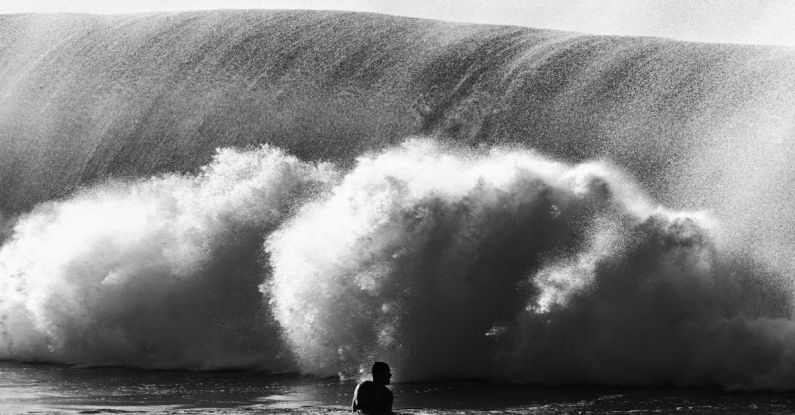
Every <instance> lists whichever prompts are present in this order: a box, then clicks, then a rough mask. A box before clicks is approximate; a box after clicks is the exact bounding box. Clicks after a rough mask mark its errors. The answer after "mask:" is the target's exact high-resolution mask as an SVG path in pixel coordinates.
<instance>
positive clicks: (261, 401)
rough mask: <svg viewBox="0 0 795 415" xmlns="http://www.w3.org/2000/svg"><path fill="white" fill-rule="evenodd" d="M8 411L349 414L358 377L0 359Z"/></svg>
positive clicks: (411, 396) (398, 388)
mask: <svg viewBox="0 0 795 415" xmlns="http://www.w3.org/2000/svg"><path fill="white" fill-rule="evenodd" d="M0 375H2V378H0V379H2V380H1V381H0V413H71V414H74V413H83V414H90V413H162V414H177V413H182V414H200V413H215V414H258V413H259V414H276V413H293V414H343V413H350V401H351V397H352V393H353V388H354V387H355V383H354V382H350V381H340V380H339V379H317V378H311V377H300V376H295V375H267V374H263V373H259V372H253V371H213V372H196V371H147V370H135V369H125V368H78V367H69V366H62V365H51V364H25V363H14V362H3V363H1V364H0ZM390 388H391V389H392V391H393V393H394V396H395V408H394V409H395V412H397V413H399V414H586V413H587V414H630V413H633V414H636V413H684V414H711V413H734V414H774V413H780V414H784V413H792V411H793V410H795V396H793V395H792V394H791V393H759V392H757V393H748V392H734V393H729V392H721V391H718V390H714V389H674V388H668V389H666V388H616V387H595V386H592V387H587V386H555V387H552V386H537V385H536V386H534V385H522V384H499V383H488V382H483V381H457V382H430V383H428V382H426V383H409V384H396V385H392V386H390Z"/></svg>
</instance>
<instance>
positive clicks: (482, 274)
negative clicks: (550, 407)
mask: <svg viewBox="0 0 795 415" xmlns="http://www.w3.org/2000/svg"><path fill="white" fill-rule="evenodd" d="M730 245H731V238H729V237H727V236H726V235H722V233H721V231H720V224H719V223H718V222H717V221H715V220H714V219H711V218H710V217H709V215H708V214H707V213H704V212H674V211H670V210H667V209H664V208H662V207H659V206H656V205H654V204H653V203H652V202H650V201H649V200H648V198H646V197H645V196H644V195H643V194H642V192H640V191H639V190H638V187H637V186H636V185H635V184H634V183H633V182H632V181H631V180H630V179H628V178H627V177H625V176H624V175H622V174H621V173H620V172H618V171H617V170H616V169H615V168H613V167H611V166H609V165H608V164H605V163H585V164H581V165H575V166H572V165H567V164H564V163H558V162H554V161H549V160H548V159H545V158H543V157H541V156H540V155H538V154H536V153H534V152H531V151H527V150H521V149H516V148H513V149H510V148H506V149H501V148H495V149H491V150H480V151H474V150H462V149H456V148H450V147H448V146H445V145H442V144H438V143H436V142H433V141H424V140H412V141H408V142H407V143H405V144H404V145H403V146H400V147H398V148H393V149H389V150H387V151H385V152H382V153H378V154H371V155H367V156H364V157H361V158H360V159H359V160H358V164H357V166H356V167H355V168H354V169H353V170H352V171H351V172H349V173H348V174H347V175H346V176H345V177H344V178H343V180H342V182H341V183H340V185H339V186H337V187H336V188H334V189H333V191H332V192H331V193H329V194H328V195H327V196H324V197H322V198H320V199H319V200H317V201H315V202H312V203H309V204H307V205H306V206H304V207H303V208H302V210H301V211H300V212H299V213H298V214H297V215H296V216H295V217H294V218H292V219H290V220H289V221H288V222H287V223H285V224H284V225H283V226H281V227H280V228H279V230H277V231H276V232H274V233H273V234H271V236H270V237H269V238H268V241H267V244H266V250H267V252H268V253H269V254H270V260H271V265H272V267H273V276H272V280H270V281H269V282H268V283H266V284H263V286H262V290H263V292H264V293H265V295H266V298H269V299H270V302H271V304H272V308H273V312H274V315H275V316H276V318H277V320H278V321H279V322H280V324H281V326H282V330H283V331H284V334H285V336H286V339H287V341H288V342H289V344H290V348H291V349H292V350H293V351H294V353H295V354H296V356H297V359H298V364H299V367H300V368H301V370H303V371H304V372H306V373H312V374H316V375H332V374H341V375H342V376H357V373H358V372H360V371H362V370H363V369H364V368H366V365H367V363H368V362H371V361H372V360H386V361H389V362H390V363H391V364H392V365H393V367H394V372H395V374H396V377H397V378H399V380H403V381H408V380H428V379H449V378H472V377H478V378H489V379H496V380H511V381H523V382H541V383H549V384H559V383H599V384H680V385H719V386H724V387H736V388H786V387H791V386H793V385H795V378H793V376H792V375H790V374H789V371H788V370H787V369H786V368H788V367H790V366H791V363H792V362H791V358H792V357H791V355H792V352H793V351H794V350H795V348H793V345H795V342H793V341H795V338H793V335H795V330H793V327H795V326H793V324H792V321H791V318H790V311H789V303H790V297H791V296H790V294H789V293H787V292H780V291H777V290H776V289H775V284H774V282H775V281H776V280H777V278H780V276H776V275H775V274H773V273H772V272H771V271H769V270H766V269H765V267H764V266H763V265H762V264H760V263H758V262H756V261H755V260H754V259H753V258H750V257H748V256H747V255H742V254H737V255H736V256H735V254H736V253H731V252H732V250H731V249H729V248H728V247H729V246H730ZM730 253H731V254H730Z"/></svg>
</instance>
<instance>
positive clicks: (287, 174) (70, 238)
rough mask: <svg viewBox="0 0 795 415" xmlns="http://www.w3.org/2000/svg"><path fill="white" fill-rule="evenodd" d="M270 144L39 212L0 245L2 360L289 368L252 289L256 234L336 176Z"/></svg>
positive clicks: (90, 192)
mask: <svg viewBox="0 0 795 415" xmlns="http://www.w3.org/2000/svg"><path fill="white" fill-rule="evenodd" d="M335 177H336V173H335V172H334V170H333V169H332V168H331V166H329V165H324V164H311V163H304V162H301V161H299V160H298V159H296V158H294V157H292V156H288V155H286V154H285V153H284V152H282V151H281V150H279V149H275V148H271V147H268V146H263V147H261V148H259V149H255V150H251V151H236V150H220V151H218V153H217V154H216V155H215V157H214V159H213V161H212V162H211V163H210V164H209V165H207V166H205V167H204V168H203V169H202V170H201V172H200V173H198V174H197V175H195V176H193V175H166V176H160V177H155V178H151V179H148V180H140V181H134V182H121V181H117V182H110V183H106V184H103V185H100V186H97V187H94V188H90V189H85V190H82V191H80V192H78V193H77V194H76V195H74V196H72V197H70V198H68V199H64V200H60V201H53V202H49V203H46V204H43V205H40V206H38V207H37V208H36V209H35V210H34V211H32V212H31V213H29V214H27V215H25V216H23V217H21V218H20V219H19V220H18V221H17V222H16V224H15V225H14V227H13V230H12V233H11V235H10V237H9V239H8V240H7V241H6V243H5V244H4V245H3V247H2V249H0V292H2V300H0V312H1V314H2V325H1V327H2V332H1V333H0V355H2V356H3V358H14V359H24V360H46V361H56V362H68V363H79V364H91V365H97V364H123V365H133V366H143V367H158V368H164V367H182V368H185V367H190V368H216V367H224V368H227V367H262V368H264V369H268V370H285V369H288V368H291V367H292V363H291V360H290V355H289V353H288V352H286V351H285V350H284V349H283V347H282V342H281V340H280V335H279V331H278V328H277V326H276V325H275V324H274V323H273V321H272V319H271V317H270V314H269V312H268V311H267V307H264V306H263V304H262V299H261V297H260V296H259V293H258V292H257V285H258V284H259V283H260V282H261V281H262V279H263V275H264V273H263V269H262V265H263V264H262V262H261V255H260V254H259V252H260V247H261V244H262V241H263V239H264V236H265V235H266V234H267V232H269V231H270V230H272V229H273V228H274V227H275V226H277V225H278V223H279V222H280V221H281V220H283V218H284V217H285V216H286V215H288V214H289V213H290V212H291V210H292V209H293V207H294V205H295V204H296V203H299V202H300V201H301V200H302V199H304V198H307V197H310V196H311V195H313V194H315V193H316V192H317V191H320V190H322V188H323V187H324V186H326V185H327V183H328V182H330V181H333V180H335Z"/></svg>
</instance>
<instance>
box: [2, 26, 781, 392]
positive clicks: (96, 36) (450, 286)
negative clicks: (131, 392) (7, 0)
mask: <svg viewBox="0 0 795 415" xmlns="http://www.w3.org/2000/svg"><path fill="white" fill-rule="evenodd" d="M794 63H795V52H793V51H792V49H789V48H784V47H774V46H738V45H722V44H700V43H687V42H677V41H670V40H665V39H657V38H632V37H608V36H591V35H583V34H576V33H566V32H555V31H548V30H536V29H527V28H518V27H501V26H484V25H467V24H453V23H443V22H435V21H426V20H419V19H408V18H397V17H390V16H381V15H372V14H358V13H342V12H299V11H278V12H277V11H216V12H189V13H158V14H151V15H127V16H90V15H3V16H0V97H2V99H1V100H0V150H2V151H0V212H2V216H0V241H2V245H0V359H2V360H6V361H15V362H46V363H56V364H67V365H77V366H79V367H81V368H87V367H88V368H90V367H106V366H111V367H116V366H119V367H130V368H140V369H161V370H182V369H189V370H222V369H223V370H227V369H243V370H257V371H261V372H264V373H269V374H272V375H275V374H301V375H309V376H312V377H315V378H326V377H334V378H338V379H341V381H342V382H350V381H354V380H357V379H360V378H363V377H364V376H365V375H366V373H367V370H368V368H369V365H370V364H371V363H372V361H374V360H383V361H388V362H389V363H390V365H391V366H392V371H393V373H394V375H395V376H394V379H395V380H396V381H398V382H401V383H406V382H427V381H460V380H472V379H479V380H488V381H490V382H510V383H514V384H532V385H605V386H610V387H616V386H621V387H625V386H648V387H660V386H664V387H669V386H677V387H681V386H687V387H704V386H706V387H716V388H719V389H728V390H743V391H746V390H773V391H782V390H792V389H793V388H795V370H793V365H795V315H794V314H793V300H795V291H793V282H795V261H793V257H792V250H793V248H795V237H793V233H792V229H793V226H794V225H795V210H793V207H792V200H793V197H794V196H795V192H794V191H793V188H792V187H791V186H790V185H789V184H790V183H791V182H792V180H793V179H795V167H793V166H795V164H793V163H792V160H793V149H794V148H793V144H792V143H793V140H792V138H793V131H795V125H793V122H792V120H793V119H795V118H793V115H794V114H793V112H794V111H795V105H793V104H794V103H795V88H794V87H793V86H794V85H795V82H794V81H795V75H793V73H792V71H791V70H790V69H791V68H792V65H793V64H794ZM5 364H6V366H7V367H11V368H16V367H17V366H13V365H16V364H21V365H24V364H23V363H8V362H6V363H5ZM8 365H11V366H8ZM6 366H4V367H6ZM20 367H26V366H20ZM9 370H11V372H14V371H17V369H9ZM20 370H21V369H20ZM25 370H28V369H25ZM84 370H90V369H84ZM15 373H16V372H15ZM20 373H21V372H20ZM146 373H149V372H146ZM164 373H165V372H164ZM169 373H170V372H169ZM136 376H137V375H136ZM197 376H198V375H197ZM208 376H210V375H208ZM346 385H347V384H346ZM347 386H349V385H347ZM347 386H346V387H347ZM332 389H333V388H332ZM324 393H326V392H324ZM329 393H331V392H329ZM324 402H327V403H331V404H336V403H337V402H336V401H334V400H333V399H332V400H326V401H324Z"/></svg>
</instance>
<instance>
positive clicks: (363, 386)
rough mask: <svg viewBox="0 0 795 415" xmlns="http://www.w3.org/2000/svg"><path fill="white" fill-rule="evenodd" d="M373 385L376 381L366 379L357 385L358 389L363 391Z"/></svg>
mask: <svg viewBox="0 0 795 415" xmlns="http://www.w3.org/2000/svg"><path fill="white" fill-rule="evenodd" d="M373 386H375V383H373V381H372V380H365V381H364V382H360V383H359V384H358V385H356V390H357V391H363V390H367V389H371V388H372V387H373Z"/></svg>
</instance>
